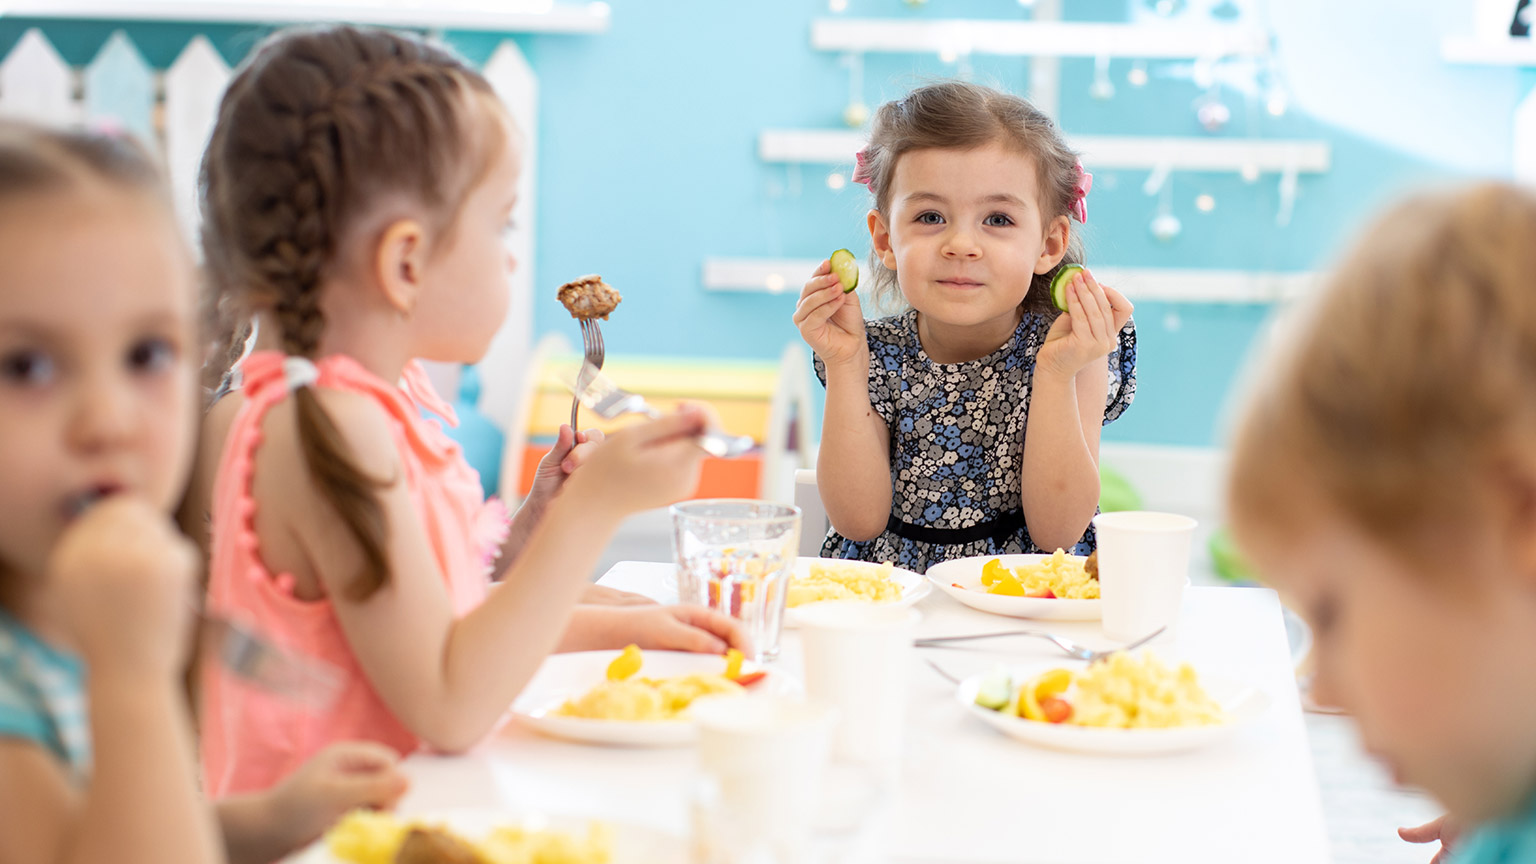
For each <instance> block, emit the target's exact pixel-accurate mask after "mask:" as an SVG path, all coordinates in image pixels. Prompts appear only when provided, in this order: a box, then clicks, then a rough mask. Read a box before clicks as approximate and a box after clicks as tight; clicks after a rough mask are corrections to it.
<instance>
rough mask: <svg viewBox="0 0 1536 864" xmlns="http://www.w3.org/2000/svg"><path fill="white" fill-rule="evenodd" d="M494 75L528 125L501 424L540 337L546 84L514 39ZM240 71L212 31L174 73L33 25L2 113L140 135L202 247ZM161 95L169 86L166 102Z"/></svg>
mask: <svg viewBox="0 0 1536 864" xmlns="http://www.w3.org/2000/svg"><path fill="white" fill-rule="evenodd" d="M484 73H485V76H486V78H487V79H488V80H489V81H490V82H491V84H492V85H493V86H494V87H495V88H496V93H497V95H499V96H500V97H501V99H502V101H503V102H505V103H506V105H507V107H508V109H509V110H510V111H511V113H512V117H513V118H514V120H515V121H516V122H517V126H518V128H519V130H520V132H521V138H520V140H519V142H518V143H519V145H520V149H521V153H522V175H521V180H520V185H519V196H518V203H517V206H516V208H515V210H514V213H513V220H514V221H515V222H516V224H517V230H516V231H514V232H513V234H512V237H511V239H510V240H509V241H508V243H509V245H508V250H509V251H510V252H511V254H512V255H513V257H515V258H516V259H517V262H518V263H517V269H516V271H514V273H513V275H512V279H511V282H512V298H511V308H510V311H509V313H508V315H507V321H506V324H505V325H504V326H503V328H502V330H501V332H500V333H498V334H497V336H496V339H495V341H494V342H493V343H492V345H491V349H490V351H489V353H488V354H487V356H486V357H485V359H484V360H483V361H482V362H481V363H480V369H481V375H482V381H483V385H482V389H481V392H482V397H481V407H482V409H483V410H484V411H485V412H486V414H487V415H488V416H490V418H491V419H492V420H493V421H494V422H496V423H498V424H503V423H505V422H506V421H507V420H508V419H509V418H510V417H511V415H512V413H513V411H514V408H515V404H514V403H515V402H516V400H517V388H518V382H519V381H520V380H521V373H520V370H521V369H522V368H523V367H524V366H525V364H526V362H527V358H528V354H529V351H530V350H531V346H532V342H533V272H534V266H533V265H534V262H533V250H534V213H535V207H534V201H535V183H534V178H535V177H536V176H537V172H538V153H537V150H536V144H537V142H538V139H539V82H538V77H537V75H535V74H534V71H533V68H532V66H530V65H529V63H528V60H527V58H526V57H525V56H524V55H523V52H522V51H521V49H519V48H518V46H517V44H516V43H515V42H513V41H512V40H510V39H508V40H506V41H503V42H502V43H501V44H500V46H498V47H497V49H496V50H495V52H493V54H492V55H491V58H490V60H489V61H488V62H487V63H486V64H485V68H484ZM230 76H231V70H230V67H229V64H227V63H226V62H225V61H224V58H223V57H221V56H220V55H219V52H218V51H217V50H216V49H215V48H214V47H213V44H212V43H211V42H209V40H208V39H207V38H206V37H205V36H202V35H198V36H195V37H193V38H192V39H191V40H190V41H189V42H188V43H187V46H186V47H185V48H184V49H183V50H182V52H181V54H180V55H179V56H178V57H177V58H176V61H175V62H174V63H172V64H171V67H170V68H169V69H167V70H166V71H165V72H164V73H159V72H156V70H154V69H153V68H152V67H151V66H150V65H149V63H148V62H147V61H145V59H144V56H143V54H142V53H141V52H140V51H139V50H138V48H137V47H136V46H135V45H134V44H133V41H132V40H131V39H130V38H129V37H128V36H127V34H125V33H123V32H121V31H119V32H116V33H114V34H112V36H111V37H109V38H108V39H107V41H106V43H105V44H104V45H103V46H102V49H101V51H100V52H98V54H97V56H96V57H94V58H93V59H92V60H91V62H90V63H89V64H88V65H87V66H86V67H85V68H84V69H83V70H76V69H74V68H71V67H70V65H69V64H68V63H66V62H65V61H64V58H63V57H61V56H60V55H59V52H58V51H57V50H55V49H54V47H53V45H52V43H50V42H49V41H48V38H47V37H46V36H45V35H44V34H43V33H42V31H41V30H38V29H37V28H32V29H29V30H28V31H27V32H26V33H25V34H23V35H22V37H21V39H20V40H18V41H17V43H16V46H15V47H14V48H13V49H12V50H11V52H10V53H9V54H8V55H7V56H6V57H5V58H4V60H3V61H0V116H9V117H23V118H26V119H29V120H33V121H35V122H40V123H47V124H53V125H60V126H74V125H79V124H82V123H84V124H88V125H100V126H103V127H108V128H117V129H123V130H126V131H129V132H131V133H133V134H134V135H136V136H137V137H138V138H139V139H140V140H142V141H143V142H144V143H145V144H146V145H148V146H149V147H150V148H152V149H153V150H155V151H156V152H157V153H160V154H161V155H162V156H163V157H164V160H165V166H166V172H167V174H168V175H169V177H170V181H171V187H172V191H173V192H174V194H175V199H176V208H177V216H178V218H179V219H180V220H181V222H182V225H183V227H184V228H185V230H186V232H187V237H188V240H189V242H190V243H191V244H192V245H193V247H194V248H196V237H197V224H198V206H197V178H198V171H199V168H200V165H201V162H202V156H203V150H204V149H205V148H206V147H207V144H208V137H209V135H210V134H211V133H212V131H213V124H214V120H215V118H216V116H217V113H218V105H219V100H220V99H221V98H222V97H223V94H224V88H225V87H226V86H228V84H229V79H230ZM77 82H79V83H78V85H77ZM157 93H162V94H163V103H162V104H159V105H157ZM157 110H160V111H163V115H162V120H163V122H160V123H157V122H156V111H157ZM433 372H434V375H433V378H434V380H435V381H437V382H438V384H439V386H442V387H444V389H445V392H450V393H451V392H453V388H454V385H455V384H456V382H457V372H456V370H452V369H447V368H438V369H434V370H433Z"/></svg>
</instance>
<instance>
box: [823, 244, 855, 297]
mask: <svg viewBox="0 0 1536 864" xmlns="http://www.w3.org/2000/svg"><path fill="white" fill-rule="evenodd" d="M828 260H829V261H830V262H831V264H832V272H833V273H834V274H836V276H837V281H838V284H840V285H842V286H843V293H844V294H847V293H849V292H850V291H852V290H853V289H855V288H857V287H859V261H858V259H857V258H854V257H853V253H852V252H849V251H848V250H847V249H839V250H837V251H836V252H833V253H832V257H831V258H830V259H828Z"/></svg>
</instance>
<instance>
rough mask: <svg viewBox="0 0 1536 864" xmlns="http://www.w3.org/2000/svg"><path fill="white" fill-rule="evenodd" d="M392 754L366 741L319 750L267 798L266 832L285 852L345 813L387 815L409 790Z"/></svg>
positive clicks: (312, 837)
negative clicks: (363, 811)
mask: <svg viewBox="0 0 1536 864" xmlns="http://www.w3.org/2000/svg"><path fill="white" fill-rule="evenodd" d="M398 763H399V757H398V756H396V755H395V751H393V750H391V749H389V748H388V747H384V746H382V745H380V744H375V743H372V742H368V741H344V742H341V743H339V744H332V745H331V746H329V747H327V748H325V749H324V750H321V751H320V752H319V753H316V754H315V755H314V756H312V757H310V759H309V761H308V762H305V763H304V764H303V765H301V766H299V769H298V770H297V771H295V772H293V773H292V774H290V775H288V777H287V778H285V779H284V780H283V782H281V783H279V784H278V785H276V786H274V787H272V789H271V790H270V791H268V792H267V793H265V794H266V795H267V796H268V807H269V812H270V813H271V820H272V821H271V823H270V826H271V827H270V829H269V830H270V831H272V832H274V833H281V835H282V836H281V837H280V838H275V839H280V840H281V842H280V843H278V846H279V847H280V848H283V849H287V850H289V851H291V850H294V849H298V848H301V847H303V846H306V845H308V844H310V843H313V842H314V841H315V840H317V839H319V837H320V835H321V834H324V833H325V832H326V830H327V829H329V828H330V827H331V826H332V825H333V824H335V822H336V820H338V819H340V818H341V817H342V816H344V815H346V813H347V811H349V810H355V809H357V808H360V807H362V808H368V809H372V810H389V809H392V808H393V807H394V806H395V802H397V801H399V800H400V796H401V795H404V794H405V790H406V787H407V786H409V785H410V783H409V781H408V780H406V777H405V775H404V774H402V773H400V769H399V767H398Z"/></svg>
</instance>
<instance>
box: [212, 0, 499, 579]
mask: <svg viewBox="0 0 1536 864" xmlns="http://www.w3.org/2000/svg"><path fill="white" fill-rule="evenodd" d="M482 97H484V98H489V99H491V100H494V95H493V92H492V90H491V87H490V85H489V84H488V83H487V82H486V80H485V79H484V78H483V77H482V76H481V75H480V74H479V73H478V72H476V71H475V70H474V69H472V68H470V67H469V66H468V65H466V64H465V63H464V62H463V61H461V60H459V59H458V58H457V57H455V56H453V55H452V54H450V53H449V52H448V51H446V50H444V49H442V48H439V47H436V46H433V45H430V44H428V43H426V42H425V41H423V40H421V39H419V38H416V37H413V36H410V35H403V34H398V33H392V32H389V31H384V30H376V29H367V28H358V27H350V26H337V27H325V28H319V29H294V30H288V31H284V32H281V33H278V34H276V35H275V36H273V37H272V38H271V39H269V40H267V42H265V43H264V44H263V45H262V46H261V47H259V48H258V49H257V50H256V51H255V52H254V53H253V55H252V56H251V57H250V59H248V60H247V61H246V63H245V64H244V67H243V68H242V69H241V70H240V71H239V73H238V74H237V75H236V76H235V78H234V80H233V81H231V82H230V86H229V89H228V90H227V91H226V92H225V94H224V99H223V101H222V103H221V104H220V106H219V115H218V120H217V123H216V125H215V126H214V130H213V136H212V139H211V140H210V142H209V145H208V150H207V153H206V154H205V155H204V157H203V168H202V182H201V185H202V206H203V232H202V243H203V252H204V258H205V261H206V264H207V267H208V271H209V275H210V280H211V282H212V284H213V287H214V290H215V292H216V295H217V298H216V300H215V301H214V303H215V306H214V308H215V309H217V310H219V313H220V315H221V317H222V318H223V320H224V331H225V334H226V335H225V337H224V339H223V341H222V343H221V346H220V347H221V348H222V349H223V350H222V352H221V353H222V354H223V359H224V361H225V362H228V360H229V358H231V357H238V356H239V351H238V349H239V347H240V346H241V345H243V343H244V339H243V338H242V336H244V335H246V334H248V333H249V329H248V328H249V322H250V321H251V320H252V317H253V316H254V315H256V314H257V313H261V314H263V316H264V323H266V322H270V323H271V324H273V325H275V326H276V327H277V328H278V330H279V331H280V332H279V334H278V335H279V336H280V337H281V342H282V346H283V351H284V352H285V353H287V354H290V355H297V356H302V357H309V358H314V357H315V355H316V352H317V349H318V348H319V344H320V337H321V334H322V332H323V331H324V329H325V316H324V314H322V312H321V308H320V290H321V285H322V283H323V282H324V280H325V279H326V277H327V276H329V275H330V271H331V268H332V266H333V265H334V263H335V262H336V260H337V257H338V254H339V253H340V252H341V249H340V246H341V244H342V243H343V241H344V238H347V237H348V236H349V232H350V231H351V229H353V228H354V227H355V226H356V225H357V224H358V223H359V221H360V220H361V219H362V218H364V217H365V216H366V215H367V214H368V213H369V212H370V210H371V209H373V208H375V207H376V206H377V205H378V204H379V203H380V202H381V201H382V200H383V199H384V198H385V196H389V197H390V198H391V199H396V198H399V197H402V196H404V197H406V198H407V199H408V200H410V201H411V202H412V203H413V204H415V205H418V206H420V207H422V208H423V209H424V210H425V211H426V212H427V213H428V214H431V215H432V221H433V222H435V223H437V224H433V225H431V226H430V227H432V228H433V229H435V230H439V231H443V232H451V231H452V229H453V216H454V214H455V213H457V211H458V210H459V207H458V205H459V204H460V203H461V202H462V200H463V198H464V197H465V196H466V195H467V194H468V192H469V190H470V187H471V186H472V185H473V183H474V181H475V180H476V179H477V178H478V176H479V175H480V174H482V173H483V171H484V168H483V167H479V166H489V164H490V163H491V160H492V158H493V157H494V155H495V151H494V149H493V148H490V147H488V146H485V145H484V144H480V143H479V142H481V141H483V140H484V139H486V138H487V137H488V136H487V135H486V134H478V135H477V134H476V133H477V132H479V131H480V128H481V126H483V125H486V120H485V117H486V116H487V114H486V112H484V111H480V110H477V109H478V108H479V105H478V104H477V103H478V102H479V101H480V99H481V98H482ZM477 123H478V124H480V125H477ZM477 149H478V150H484V151H487V152H476V151H477ZM215 362H218V358H216V360H215ZM218 372H219V373H220V374H225V373H226V372H227V369H221V370H218ZM294 400H295V407H296V411H297V415H298V431H299V440H300V443H301V446H302V449H303V453H304V459H305V464H306V466H307V467H308V469H309V473H310V476H311V477H312V478H313V479H314V480H315V482H316V484H317V486H318V488H319V490H320V492H321V494H322V495H323V496H324V497H325V499H326V500H327V502H329V503H330V505H331V506H332V507H334V508H335V510H336V512H337V514H338V515H340V516H341V518H342V521H343V522H345V524H346V525H347V528H348V529H349V530H350V531H351V533H352V535H353V536H354V538H355V539H356V540H357V542H358V544H359V547H360V549H361V551H362V553H363V571H362V572H361V573H359V574H358V576H357V577H356V578H355V579H354V580H353V581H352V583H351V584H350V585H349V589H348V590H349V592H350V593H351V594H352V595H353V596H354V597H356V598H357V599H366V598H367V597H369V596H371V595H372V594H373V593H374V592H375V591H377V590H378V589H379V588H381V587H383V586H384V585H385V584H387V583H388V581H389V578H390V568H389V559H388V557H387V555H386V554H385V551H384V550H385V542H386V536H387V527H388V526H387V524H386V521H385V517H384V510H383V507H382V504H381V503H380V501H379V498H378V490H379V489H382V488H385V487H387V486H388V485H390V484H391V483H392V482H393V479H392V478H378V477H372V476H369V475H368V474H367V473H366V472H364V471H362V470H361V469H360V468H359V467H358V466H357V464H356V462H355V460H354V459H353V456H352V454H351V453H350V452H349V450H348V448H347V445H346V442H345V439H344V438H343V437H342V436H341V434H340V432H339V431H338V430H337V428H336V426H335V424H334V423H333V422H332V421H331V419H330V417H329V416H328V415H327V413H326V411H325V410H324V408H323V407H322V406H321V404H320V401H319V399H317V398H316V396H315V394H314V388H312V387H301V388H299V389H298V390H296V391H295V393H294Z"/></svg>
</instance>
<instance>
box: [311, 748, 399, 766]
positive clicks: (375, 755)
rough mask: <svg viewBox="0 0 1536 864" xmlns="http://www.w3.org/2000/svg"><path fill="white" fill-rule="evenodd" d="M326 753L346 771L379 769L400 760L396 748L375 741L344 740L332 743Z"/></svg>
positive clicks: (397, 762)
mask: <svg viewBox="0 0 1536 864" xmlns="http://www.w3.org/2000/svg"><path fill="white" fill-rule="evenodd" d="M325 753H326V756H327V758H329V759H330V760H331V764H332V765H335V766H336V768H337V770H340V771H345V772H371V771H378V770H380V769H383V768H390V767H393V766H395V765H397V764H399V762H400V756H399V754H397V753H395V751H394V750H392V749H390V748H389V747H385V746H384V745H382V744H378V743H375V742H373V741H343V742H341V743H339V744H332V745H331V746H330V747H328V748H326V751H325Z"/></svg>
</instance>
